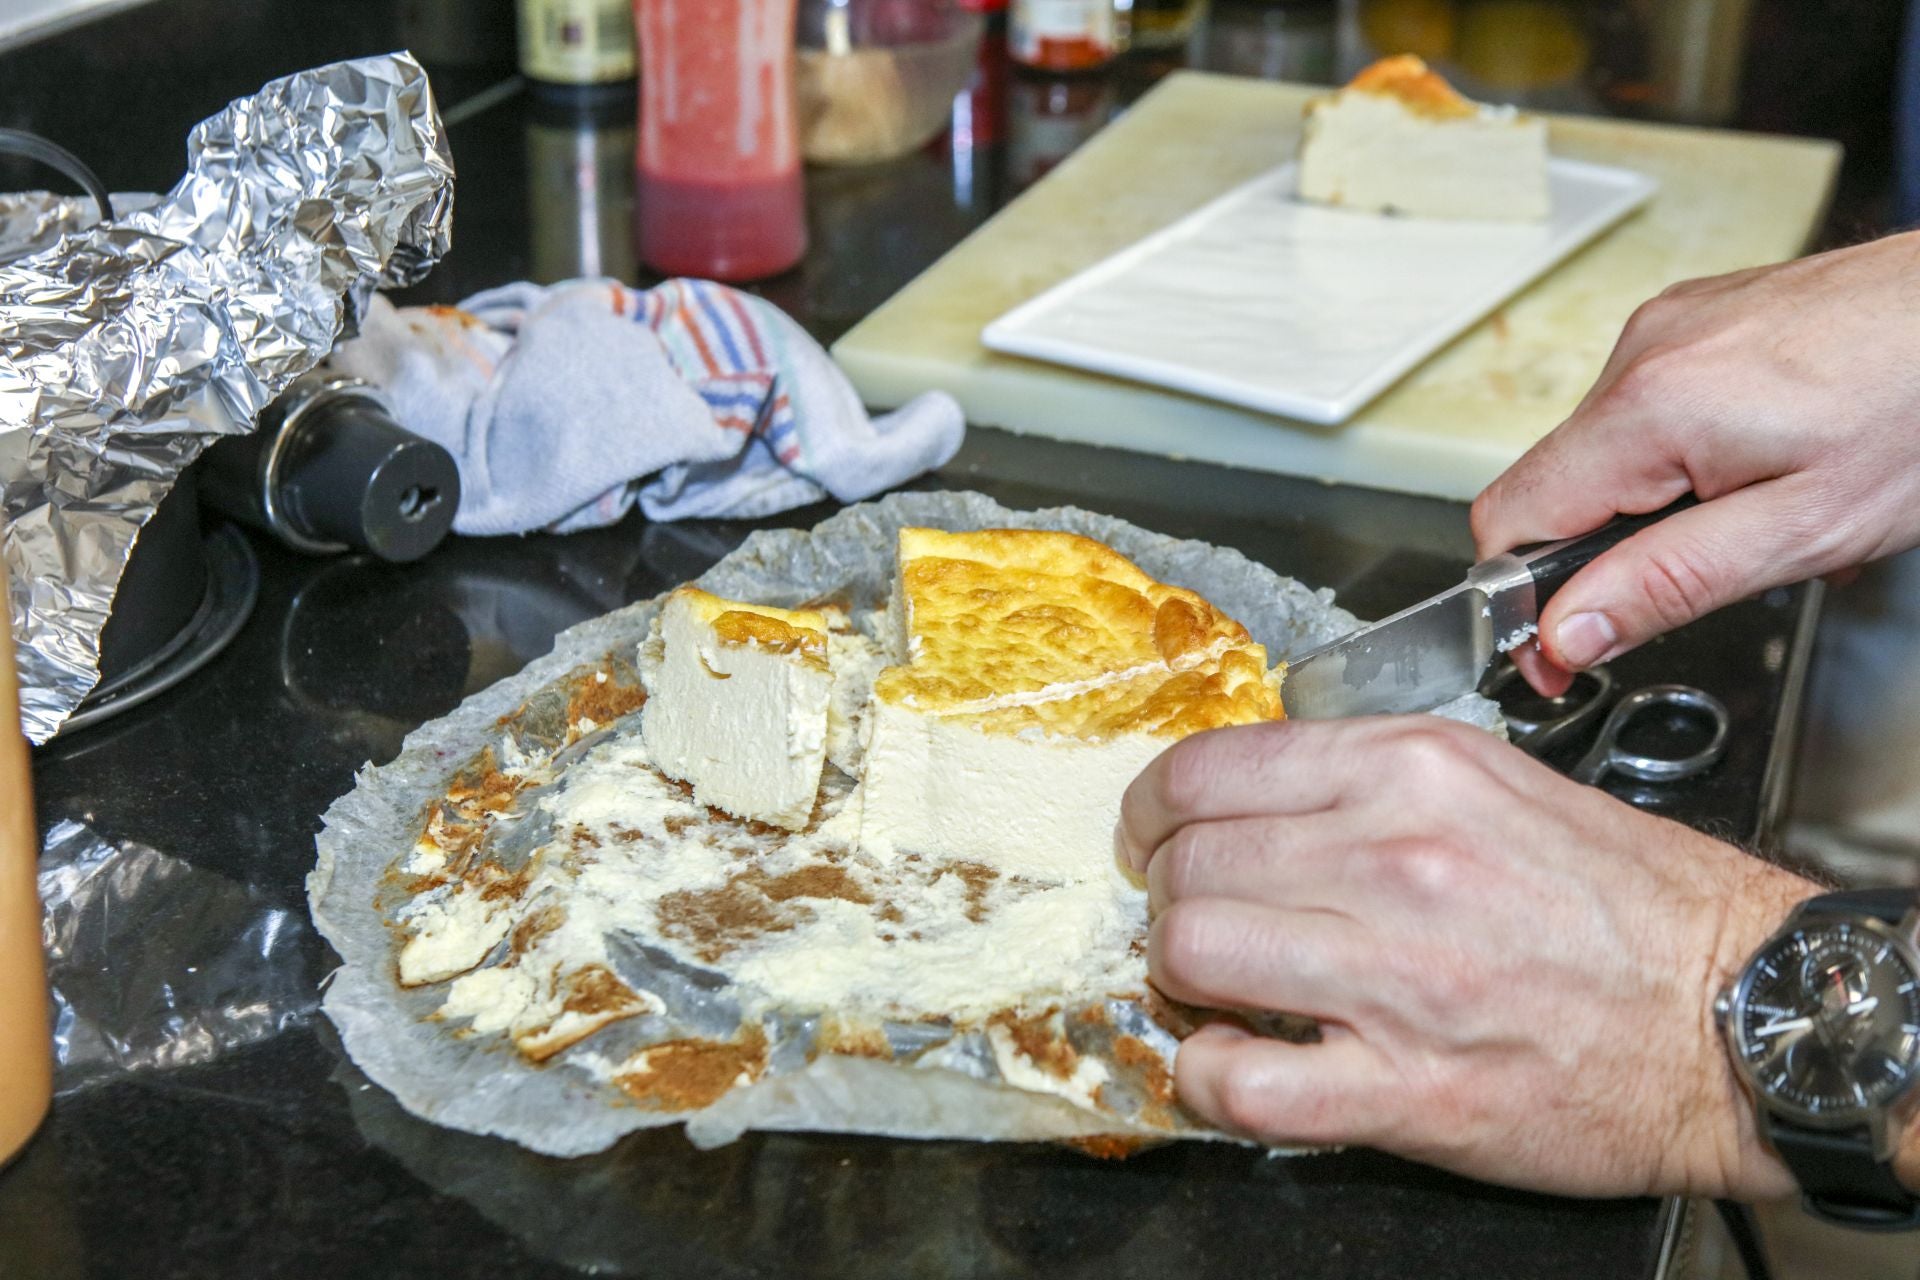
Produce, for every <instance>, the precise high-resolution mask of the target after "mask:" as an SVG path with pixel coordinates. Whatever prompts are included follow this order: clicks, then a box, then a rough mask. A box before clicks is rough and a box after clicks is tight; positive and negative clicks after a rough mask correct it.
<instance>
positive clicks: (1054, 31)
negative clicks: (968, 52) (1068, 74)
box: [1007, 0, 1133, 71]
mask: <svg viewBox="0 0 1920 1280" xmlns="http://www.w3.org/2000/svg"><path fill="white" fill-rule="evenodd" d="M1132 9H1133V0H1012V3H1011V4H1010V5H1009V6H1008V14H1007V53H1008V55H1009V56H1010V57H1012V59H1013V60H1014V61H1015V62H1017V63H1019V64H1021V65H1022V66H1026V67H1033V68H1035V69H1036V70H1040V71H1093V70H1097V69H1098V68H1100V67H1104V66H1106V65H1107V64H1108V63H1110V62H1112V61H1113V60H1114V59H1115V58H1118V57H1119V56H1120V55H1121V54H1123V53H1125V52H1126V51H1127V40H1128V30H1129V25H1128V20H1129V17H1130V16H1131V13H1132Z"/></svg>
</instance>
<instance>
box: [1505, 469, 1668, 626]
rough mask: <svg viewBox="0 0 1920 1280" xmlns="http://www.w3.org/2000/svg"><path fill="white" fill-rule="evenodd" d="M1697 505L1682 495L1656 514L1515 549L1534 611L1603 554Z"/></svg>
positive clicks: (1614, 521) (1611, 522)
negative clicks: (1530, 582) (1529, 580)
mask: <svg viewBox="0 0 1920 1280" xmlns="http://www.w3.org/2000/svg"><path fill="white" fill-rule="evenodd" d="M1699 505H1700V499H1698V498H1696V497H1694V496H1693V495H1692V494H1691V493H1689V494H1684V495H1682V496H1681V497H1679V498H1677V499H1675V500H1674V501H1672V502H1670V503H1668V504H1667V505H1666V506H1664V507H1662V508H1660V509H1659V510H1658V511H1649V512H1647V513H1646V514H1644V515H1637V516H1617V517H1615V518H1614V519H1612V520H1609V521H1608V522H1607V523H1606V524H1604V525H1601V526H1600V527H1599V528H1598V529H1595V530H1594V531H1593V532H1592V533H1583V534H1581V535H1580V536H1579V537H1577V538H1568V539H1566V540H1565V541H1564V542H1542V543H1536V544H1535V545H1533V546H1530V547H1518V548H1515V550H1514V552H1513V554H1514V555H1515V556H1517V557H1519V559H1520V560H1521V561H1522V562H1524V563H1525V564H1526V566H1527V572H1528V573H1529V574H1530V575H1531V576H1532V578H1533V588H1534V600H1535V604H1536V607H1544V606H1545V605H1546V603H1547V601H1548V599H1550V598H1551V597H1552V595H1553V593H1554V592H1556V591H1558V590H1559V589H1560V588H1561V587H1563V586H1565V585H1566V584H1567V579H1569V578H1571V577H1573V575H1574V574H1576V573H1578V572H1580V570H1582V569H1584V568H1586V567H1587V566H1588V565H1589V564H1592V563H1593V562H1594V561H1595V560H1597V559H1599V558H1600V556H1601V555H1602V554H1604V553H1605V552H1608V551H1611V550H1613V549H1614V548H1615V547H1617V546H1619V545H1620V544H1621V543H1623V542H1625V541H1626V540H1627V539H1628V538H1631V537H1632V536H1633V535H1634V534H1636V533H1639V532H1640V531H1641V530H1642V529H1646V528H1649V527H1651V526H1653V525H1656V524H1658V523H1660V521H1662V520H1665V519H1666V518H1667V517H1668V516H1670V515H1673V514H1674V513H1676V512H1679V511H1685V510H1686V509H1687V508H1688V507H1697V506H1699Z"/></svg>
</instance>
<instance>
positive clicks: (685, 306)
mask: <svg viewBox="0 0 1920 1280" xmlns="http://www.w3.org/2000/svg"><path fill="white" fill-rule="evenodd" d="M331 364H332V367H333V368H334V369H335V370H336V371H337V372H340V373H343V374H346V375H349V376H352V377H357V378H362V379H364V380H366V381H367V382H370V383H372V384H374V385H375V386H377V387H379V388H380V389H381V390H382V391H383V392H385V393H386V396H387V398H388V400H389V402H390V403H391V404H392V406H393V409H394V413H395V416H397V417H398V418H399V420H400V422H401V423H402V424H403V425H404V426H406V427H407V428H408V429H409V430H411V431H414V432H417V433H418V434H420V435H422V436H425V437H427V438H428V439H430V440H433V441H436V442H437V443H439V444H441V445H443V446H444V447H445V448H446V449H448V450H449V451H450V452H451V453H452V454H453V456H454V458H455V459H456V460H457V461H458V463H459V465H460V485H461V496H460V511H459V514H458V516H457V517H456V518H455V520H454V523H453V527H454V529H455V530H456V531H458V532H460V533H472V534H493V533H524V532H528V531H530V530H534V529H551V530H554V531H556V532H562V533H565V532H570V531H572V530H576V529H590V528H595V527H597V526H600V525H605V524H611V523H613V522H614V521H616V520H618V519H619V518H620V517H621V516H623V515H625V514H626V513H627V511H628V509H629V508H631V507H632V506H633V504H634V503H635V502H636V501H637V502H638V503H639V504H640V507H641V509H642V510H643V511H645V512H646V514H647V518H648V519H651V520H679V519H686V518H691V517H702V516H706V517H728V518H739V519H751V518H753V517H757V516H764V515H770V514H772V513H774V512H776V511H785V510H787V509H789V508H791V507H798V506H804V505H805V504H807V503H809V502H817V501H819V500H820V499H822V498H825V497H828V496H829V495H831V496H832V497H834V498H837V499H839V500H840V501H842V502H856V501H859V500H860V499H862V498H867V497H871V496H872V495H873V494H876V493H878V492H880V491H881V490H883V489H889V488H892V487H893V486H895V485H897V484H900V483H902V482H904V481H906V480H909V479H911V478H913V477H914V476H916V475H919V474H920V473H921V472H923V471H928V470H931V469H932V468H934V467H937V466H940V465H941V464H942V463H944V462H946V461H947V460H948V459H949V458H951V457H952V456H953V454H954V451H955V450H957V449H958V448H959V447H960V439H961V436H962V434H963V433H964V431H965V424H964V419H963V416H962V414H961V411H960V406H959V405H958V404H957V403H956V402H955V401H954V400H953V398H952V397H951V396H948V395H946V394H945V393H943V392H937V391H936V392H928V393H927V394H925V395H922V396H920V397H918V398H917V399H915V400H913V401H912V402H911V403H909V404H907V405H905V406H903V407H902V408H900V409H898V410H896V411H894V412H893V413H890V414H888V415H886V416H885V417H882V418H878V419H869V418H868V417H867V413H866V410H865V409H864V408H863V407H862V406H861V403H860V397H859V396H858V395H857V394H856V393H855V392H854V389H853V386H852V384H851V383H849V382H848V381H847V379H846V376H845V375H844V374H842V373H841V372H840V370H839V368H838V366H836V365H835V364H834V363H833V361H832V360H831V359H830V358H829V357H828V356H827V353H826V352H825V351H824V350H823V349H822V348H821V347H820V345H819V344H818V343H816V342H815V341H814V340H813V339H812V338H810V337H808V336H807V334H806V332H805V331H804V330H803V329H801V328H800V326H799V325H797V324H795V323H794V321H793V320H792V319H791V318H789V317H788V316H787V315H786V313H785V312H783V311H781V310H780V309H779V308H778V307H776V306H774V305H773V304H771V303H769V302H766V301H764V300H762V299H760V298H756V297H754V296H753V295H751V294H747V293H742V292H740V291H739V290H736V289H729V288H727V287H726V286H724V285H718V284H713V283H711V282H709V281H704V280H668V281H666V282H664V283H662V284H660V285H657V286H655V287H654V288H652V289H646V290H639V289H632V288H628V287H627V286H626V285H623V284H620V283H618V282H617V281H613V280H574V281H569V282H567V283H564V284H557V285H552V286H541V285H534V284H514V285H507V286H505V287H503V288H499V289H491V290H488V291H487V292H485V293H480V294H476V295H474V296H473V297H471V298H468V299H467V300H466V301H465V302H463V303H461V304H460V305H459V306H458V307H406V308H396V307H394V306H392V305H391V304H390V303H388V302H387V301H386V300H385V299H384V298H379V299H376V300H375V302H374V305H373V306H372V307H370V308H369V310H368V313H367V316H366V318H365V320H364V321H363V322H362V325H361V330H360V334H359V336H358V337H356V338H354V339H352V340H350V341H348V342H345V343H342V344H341V345H340V346H339V347H338V348H337V349H336V350H335V352H334V354H333V356H332V357H331Z"/></svg>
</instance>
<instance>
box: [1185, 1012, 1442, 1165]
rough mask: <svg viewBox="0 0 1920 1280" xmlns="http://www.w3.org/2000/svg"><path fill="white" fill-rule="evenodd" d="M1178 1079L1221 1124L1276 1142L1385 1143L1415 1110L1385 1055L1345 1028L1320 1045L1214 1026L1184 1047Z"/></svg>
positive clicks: (1332, 1030)
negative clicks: (1410, 1110) (1410, 1109)
mask: <svg viewBox="0 0 1920 1280" xmlns="http://www.w3.org/2000/svg"><path fill="white" fill-rule="evenodd" d="M1173 1079H1174V1086H1175V1087H1176V1088H1177V1089H1178V1090H1179V1091H1180V1099H1181V1101H1182V1102H1184V1103H1186V1104H1187V1106H1189V1107H1191V1108H1193V1110H1195V1111H1197V1112H1199V1113H1200V1114H1201V1115H1203V1116H1205V1117H1206V1118H1207V1119H1208V1120H1211V1121H1212V1122H1213V1123H1214V1124H1217V1125H1219V1126H1220V1127H1221V1128H1222V1129H1226V1130H1229V1131H1231V1132H1234V1133H1241V1134H1245V1135H1247V1136H1249V1137H1254V1138H1258V1139H1260V1140H1261V1141H1263V1142H1267V1143H1271V1144H1286V1143H1298V1144H1301V1145H1304V1146H1332V1145H1336V1144H1345V1143H1356V1144H1363V1145H1369V1146H1378V1145H1380V1144H1381V1142H1382V1140H1383V1139H1385V1138H1388V1137H1389V1136H1390V1135H1394V1134H1396V1133H1397V1131H1398V1130H1399V1129H1400V1122H1401V1117H1402V1116H1403V1114H1404V1113H1405V1109H1406V1106H1407V1100H1406V1097H1405V1092H1404V1090H1403V1089H1402V1088H1401V1087H1400V1083H1399V1076H1398V1073H1396V1072H1395V1071H1394V1070H1393V1069H1392V1067H1391V1065H1390V1064H1388V1063H1387V1062H1386V1060H1385V1059H1384V1058H1383V1057H1382V1055H1381V1054H1380V1053H1379V1051H1378V1050H1375V1049H1374V1048H1372V1047H1371V1046H1370V1045H1368V1044H1367V1043H1366V1042H1365V1041H1363V1040H1361V1039H1360V1038H1359V1037H1358V1036H1356V1035H1354V1034H1353V1033H1351V1032H1349V1031H1346V1030H1344V1029H1342V1028H1338V1027H1329V1028H1327V1029H1326V1034H1325V1038H1324V1039H1322V1040H1321V1041H1320V1042H1319V1043H1317V1044H1288V1043H1287V1042H1286V1041H1284V1040H1270V1039H1266V1038H1265V1037H1262V1036H1255V1035H1249V1034H1247V1033H1246V1032H1244V1031H1240V1030H1237V1029H1234V1028H1231V1027H1224V1026H1215V1027H1207V1028H1204V1029H1202V1030H1200V1031H1197V1032H1195V1033H1194V1034H1193V1035H1191V1036H1189V1037H1188V1038H1187V1039H1185V1040H1183V1041H1182V1042H1181V1044H1180V1056H1179V1057H1178V1058H1177V1059H1175V1061H1174V1074H1173Z"/></svg>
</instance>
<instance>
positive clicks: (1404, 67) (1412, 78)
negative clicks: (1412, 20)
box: [1347, 53, 1479, 120]
mask: <svg viewBox="0 0 1920 1280" xmlns="http://www.w3.org/2000/svg"><path fill="white" fill-rule="evenodd" d="M1347 90H1348V91H1349V92H1356V93H1375V94H1379V95H1381V96H1382V97H1388V98H1397V99H1399V100H1400V103H1401V105H1403V106H1405V107H1406V109H1407V110H1409V111H1411V112H1413V113H1414V114H1416V115H1423V116H1431V117H1433V118H1434V119H1436V120H1449V119H1460V118H1462V117H1465V116H1471V115H1475V114H1477V113H1478V112H1479V108H1478V107H1476V106H1475V105H1474V104H1473V103H1472V102H1471V101H1470V100H1469V99H1467V98H1464V97H1462V96H1461V95H1460V93H1459V91H1458V90H1456V89H1455V88H1454V87H1453V86H1452V85H1450V84H1448V83H1447V81H1446V77H1444V76H1442V75H1441V74H1440V73H1439V72H1437V71H1435V70H1433V69H1432V68H1431V67H1429V66H1427V64H1426V63H1425V62H1424V61H1422V60H1421V59H1420V58H1419V57H1417V56H1415V55H1414V54H1411V53H1402V54H1396V55H1395V56H1393V57H1391V58H1382V59H1380V60H1379V61H1378V62H1376V63H1374V64H1373V65H1372V66H1369V67H1366V68H1364V69H1363V70H1362V71H1361V72H1360V74H1359V75H1357V76H1355V77H1354V78H1353V79H1352V80H1350V81H1348V82H1347Z"/></svg>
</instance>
